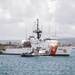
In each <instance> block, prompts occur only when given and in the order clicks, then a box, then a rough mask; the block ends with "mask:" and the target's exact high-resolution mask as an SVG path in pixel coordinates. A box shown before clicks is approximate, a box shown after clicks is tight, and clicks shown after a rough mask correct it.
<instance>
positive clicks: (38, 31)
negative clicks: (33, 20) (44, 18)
mask: <svg viewBox="0 0 75 75" xmlns="http://www.w3.org/2000/svg"><path fill="white" fill-rule="evenodd" d="M33 32H34V33H36V34H37V39H40V37H41V33H42V30H40V29H39V19H37V29H36V30H35V31H33Z"/></svg>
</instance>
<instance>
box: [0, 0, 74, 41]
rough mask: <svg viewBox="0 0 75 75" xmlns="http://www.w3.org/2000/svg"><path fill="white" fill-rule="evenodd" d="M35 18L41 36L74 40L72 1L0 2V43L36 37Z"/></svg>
mask: <svg viewBox="0 0 75 75" xmlns="http://www.w3.org/2000/svg"><path fill="white" fill-rule="evenodd" d="M37 19H39V26H40V28H41V29H42V32H43V33H42V37H47V36H48V35H50V36H55V35H56V37H57V38H72V37H75V0H0V40H9V39H10V40H14V39H16V40H20V39H26V33H27V37H28V36H30V35H35V34H34V33H33V30H35V27H36V20H37Z"/></svg>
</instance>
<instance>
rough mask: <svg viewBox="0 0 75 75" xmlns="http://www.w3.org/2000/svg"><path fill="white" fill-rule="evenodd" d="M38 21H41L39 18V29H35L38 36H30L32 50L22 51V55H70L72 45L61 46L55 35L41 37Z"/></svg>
mask: <svg viewBox="0 0 75 75" xmlns="http://www.w3.org/2000/svg"><path fill="white" fill-rule="evenodd" d="M38 23H39V21H38V19H37V30H35V31H33V32H34V33H36V34H37V37H36V38H35V37H34V36H30V37H29V41H30V43H31V49H32V51H31V52H30V53H22V54H21V56H22V57H33V56H69V55H70V53H71V51H72V47H70V46H59V42H58V41H57V39H56V38H54V37H48V38H45V39H40V37H41V33H42V31H41V30H40V29H39V24H38Z"/></svg>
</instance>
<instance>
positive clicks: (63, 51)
mask: <svg viewBox="0 0 75 75" xmlns="http://www.w3.org/2000/svg"><path fill="white" fill-rule="evenodd" d="M54 51H55V50H54ZM71 51H72V47H58V48H57V50H56V51H55V52H53V53H52V52H51V51H50V55H53V56H69V55H70V53H71Z"/></svg>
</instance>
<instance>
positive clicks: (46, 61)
mask: <svg viewBox="0 0 75 75" xmlns="http://www.w3.org/2000/svg"><path fill="white" fill-rule="evenodd" d="M0 75H75V51H74V50H73V51H72V53H71V55H70V56H37V57H21V56H20V55H0Z"/></svg>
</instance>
